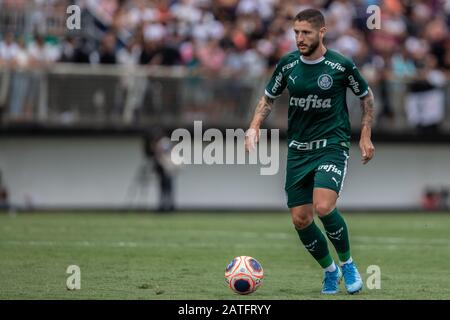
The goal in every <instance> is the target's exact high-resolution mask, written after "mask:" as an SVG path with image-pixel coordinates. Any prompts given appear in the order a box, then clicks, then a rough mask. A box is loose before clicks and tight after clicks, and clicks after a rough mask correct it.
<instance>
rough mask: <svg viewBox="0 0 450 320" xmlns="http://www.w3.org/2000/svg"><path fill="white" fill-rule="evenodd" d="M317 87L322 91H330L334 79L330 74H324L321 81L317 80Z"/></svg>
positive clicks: (320, 78)
mask: <svg viewBox="0 0 450 320" xmlns="http://www.w3.org/2000/svg"><path fill="white" fill-rule="evenodd" d="M317 85H318V86H319V88H320V89H322V90H328V89H330V88H331V86H332V85H333V78H331V76H330V75H329V74H322V75H321V76H320V77H319V79H317Z"/></svg>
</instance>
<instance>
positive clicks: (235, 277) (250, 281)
mask: <svg viewBox="0 0 450 320" xmlns="http://www.w3.org/2000/svg"><path fill="white" fill-rule="evenodd" d="M263 278H264V272H263V268H262V266H261V264H260V263H259V262H258V261H257V260H256V259H255V258H252V257H249V256H240V257H236V258H234V259H233V260H231V262H230V263H229V264H228V266H227V268H226V269H225V283H226V285H227V286H228V287H229V288H230V289H231V290H233V291H234V292H236V293H239V294H249V293H252V292H255V291H256V289H258V288H259V287H260V286H261V284H262V282H263Z"/></svg>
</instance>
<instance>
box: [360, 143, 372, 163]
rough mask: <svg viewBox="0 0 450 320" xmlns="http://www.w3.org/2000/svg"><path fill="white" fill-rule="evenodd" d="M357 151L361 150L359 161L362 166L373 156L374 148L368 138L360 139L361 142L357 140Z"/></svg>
mask: <svg viewBox="0 0 450 320" xmlns="http://www.w3.org/2000/svg"><path fill="white" fill-rule="evenodd" d="M359 149H361V161H362V162H363V164H366V163H367V162H369V161H370V160H371V159H372V158H373V156H374V154H375V147H374V146H373V144H372V141H371V140H370V138H363V137H362V138H361V140H359Z"/></svg>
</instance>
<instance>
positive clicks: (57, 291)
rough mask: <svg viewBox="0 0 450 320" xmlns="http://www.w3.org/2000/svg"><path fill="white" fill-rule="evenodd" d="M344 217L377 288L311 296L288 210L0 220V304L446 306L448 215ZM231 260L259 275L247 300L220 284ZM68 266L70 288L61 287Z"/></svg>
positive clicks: (313, 276)
mask: <svg viewBox="0 0 450 320" xmlns="http://www.w3.org/2000/svg"><path fill="white" fill-rule="evenodd" d="M344 215H345V217H346V220H347V223H348V225H349V227H350V232H351V234H350V235H351V237H350V240H351V244H352V251H353V257H354V259H355V261H356V263H357V265H358V267H359V270H360V272H361V275H362V277H363V280H364V283H365V285H366V280H367V278H368V277H369V276H370V274H368V273H367V272H366V271H367V267H368V266H370V265H378V266H379V267H380V269H381V289H372V290H369V289H368V288H367V287H365V288H364V290H363V292H362V293H360V294H358V295H354V296H350V295H348V294H346V293H345V290H344V287H343V285H342V290H341V292H340V293H339V294H337V295H335V296H332V297H328V296H322V295H320V293H319V292H320V288H321V280H322V271H321V269H320V267H319V265H318V264H317V263H316V262H315V261H314V260H313V259H312V257H310V256H309V253H307V252H306V250H305V249H304V248H303V247H302V246H300V242H299V240H298V236H297V234H296V233H295V231H294V229H293V226H292V225H291V221H290V216H289V213H272V214H270V213H262V214H257V213H242V214H238V213H211V214H206V213H179V214H171V215H155V214H144V213H127V214H119V213H111V214H109V213H97V214H94V213H92V214H88V213H64V214H58V213H34V214H31V213H29V214H18V215H16V216H10V215H7V214H1V215H0V299H2V300H4V299H167V300H170V299H242V300H247V299H252V300H254V299H256V300H259V299H295V300H304V299H450V291H449V288H450V273H449V271H448V270H449V263H450V215H447V214H426V213H423V214H344ZM318 225H320V226H321V224H320V223H319V224H318ZM330 248H331V245H330ZM332 252H333V255H334V257H336V255H335V253H334V251H332ZM239 255H249V256H253V257H255V258H256V259H258V260H259V261H260V262H261V264H262V265H263V268H264V271H265V279H264V283H263V286H262V287H261V288H260V289H258V291H257V292H255V293H253V294H251V295H248V296H240V295H237V294H234V293H233V292H232V291H231V290H230V289H228V288H227V287H225V284H224V277H223V276H224V270H225V267H226V265H227V264H228V262H229V261H231V259H232V258H233V257H235V256H239ZM69 265H78V266H79V267H80V269H81V289H80V290H74V291H69V290H67V289H66V280H67V277H69V274H66V269H67V267H68V266H69Z"/></svg>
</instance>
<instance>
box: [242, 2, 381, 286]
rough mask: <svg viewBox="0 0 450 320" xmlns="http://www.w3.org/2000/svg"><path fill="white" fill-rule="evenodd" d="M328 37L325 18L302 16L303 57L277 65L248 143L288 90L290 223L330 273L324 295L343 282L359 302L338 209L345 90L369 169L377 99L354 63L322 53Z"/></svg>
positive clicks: (346, 132)
mask: <svg viewBox="0 0 450 320" xmlns="http://www.w3.org/2000/svg"><path fill="white" fill-rule="evenodd" d="M326 31H327V29H326V27H325V20H324V17H323V15H322V14H321V12H320V11H319V10H315V9H307V10H304V11H301V12H300V13H298V14H297V16H296V17H295V19H294V32H295V40H296V43H297V47H298V50H295V51H294V52H291V53H289V54H287V55H285V56H284V57H282V58H281V59H280V61H279V63H278V64H277V66H276V69H275V71H274V73H273V75H272V78H271V80H270V81H269V83H268V85H267V87H266V90H265V94H264V95H263V96H262V98H261V99H260V101H259V102H258V104H257V106H256V110H255V114H254V117H253V120H252V121H251V124H250V128H249V130H247V133H246V138H245V143H246V148H247V150H252V149H253V148H254V147H255V144H256V143H257V142H258V140H259V129H260V126H261V124H262V122H263V121H264V119H265V118H266V117H267V116H268V115H269V113H270V111H271V109H272V106H273V104H274V100H275V99H276V98H277V97H279V96H280V95H281V93H282V92H283V90H284V89H285V88H286V87H287V89H288V91H289V111H288V130H287V140H288V141H287V142H288V157H287V166H286V183H285V191H286V194H287V205H288V207H289V208H290V212H291V215H292V222H293V224H294V226H295V229H296V231H297V232H298V235H299V237H300V240H301V242H302V243H303V245H304V246H305V248H306V249H307V250H308V251H309V252H310V254H311V255H312V256H313V257H314V259H315V260H317V262H318V263H319V264H320V265H321V267H322V268H323V269H324V280H323V285H322V293H324V294H335V293H337V292H338V291H339V283H340V281H341V278H342V276H343V277H344V282H345V287H346V289H347V292H348V293H350V294H353V293H356V292H358V291H360V290H361V289H362V286H363V283H362V280H361V276H360V274H359V272H358V270H357V268H356V265H355V263H354V262H353V259H352V257H351V253H350V243H349V233H348V228H347V225H346V223H345V221H344V219H343V217H342V215H341V214H340V212H339V210H338V209H337V208H336V201H337V198H338V196H339V194H340V192H341V190H342V185H343V183H344V179H345V175H346V172H347V160H348V157H349V156H348V150H349V146H350V142H349V141H350V133H351V128H350V121H349V116H348V110H347V105H346V90H347V88H350V89H351V90H352V92H353V93H354V94H355V95H356V96H358V97H359V98H360V101H361V107H362V126H361V137H360V141H359V147H360V149H361V157H362V162H363V163H364V164H366V163H367V162H368V161H369V160H370V159H372V157H373V155H374V151H375V148H374V146H373V144H372V141H371V123H372V118H373V108H374V107H373V106H374V98H373V94H372V91H371V89H370V88H369V87H368V84H367V82H366V81H365V80H364V79H363V78H362V76H361V74H360V73H359V71H358V69H357V68H356V66H355V65H354V63H353V62H352V61H351V60H350V59H348V58H346V57H344V56H342V55H341V54H339V53H337V52H335V51H332V50H330V49H327V48H326V47H325V46H324V44H323V39H324V36H325V33H326ZM314 212H315V213H316V214H317V215H318V216H319V219H320V220H321V222H322V224H323V226H324V229H325V231H326V234H327V236H328V238H329V239H330V241H331V243H332V244H333V246H334V248H335V249H336V252H337V254H338V256H339V261H340V267H339V266H338V265H336V263H335V262H334V261H333V258H332V257H331V255H330V253H329V251H328V246H327V240H326V238H325V236H324V235H323V233H322V232H321V231H320V229H319V228H318V227H317V225H316V224H315V222H314ZM341 269H342V271H341Z"/></svg>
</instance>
